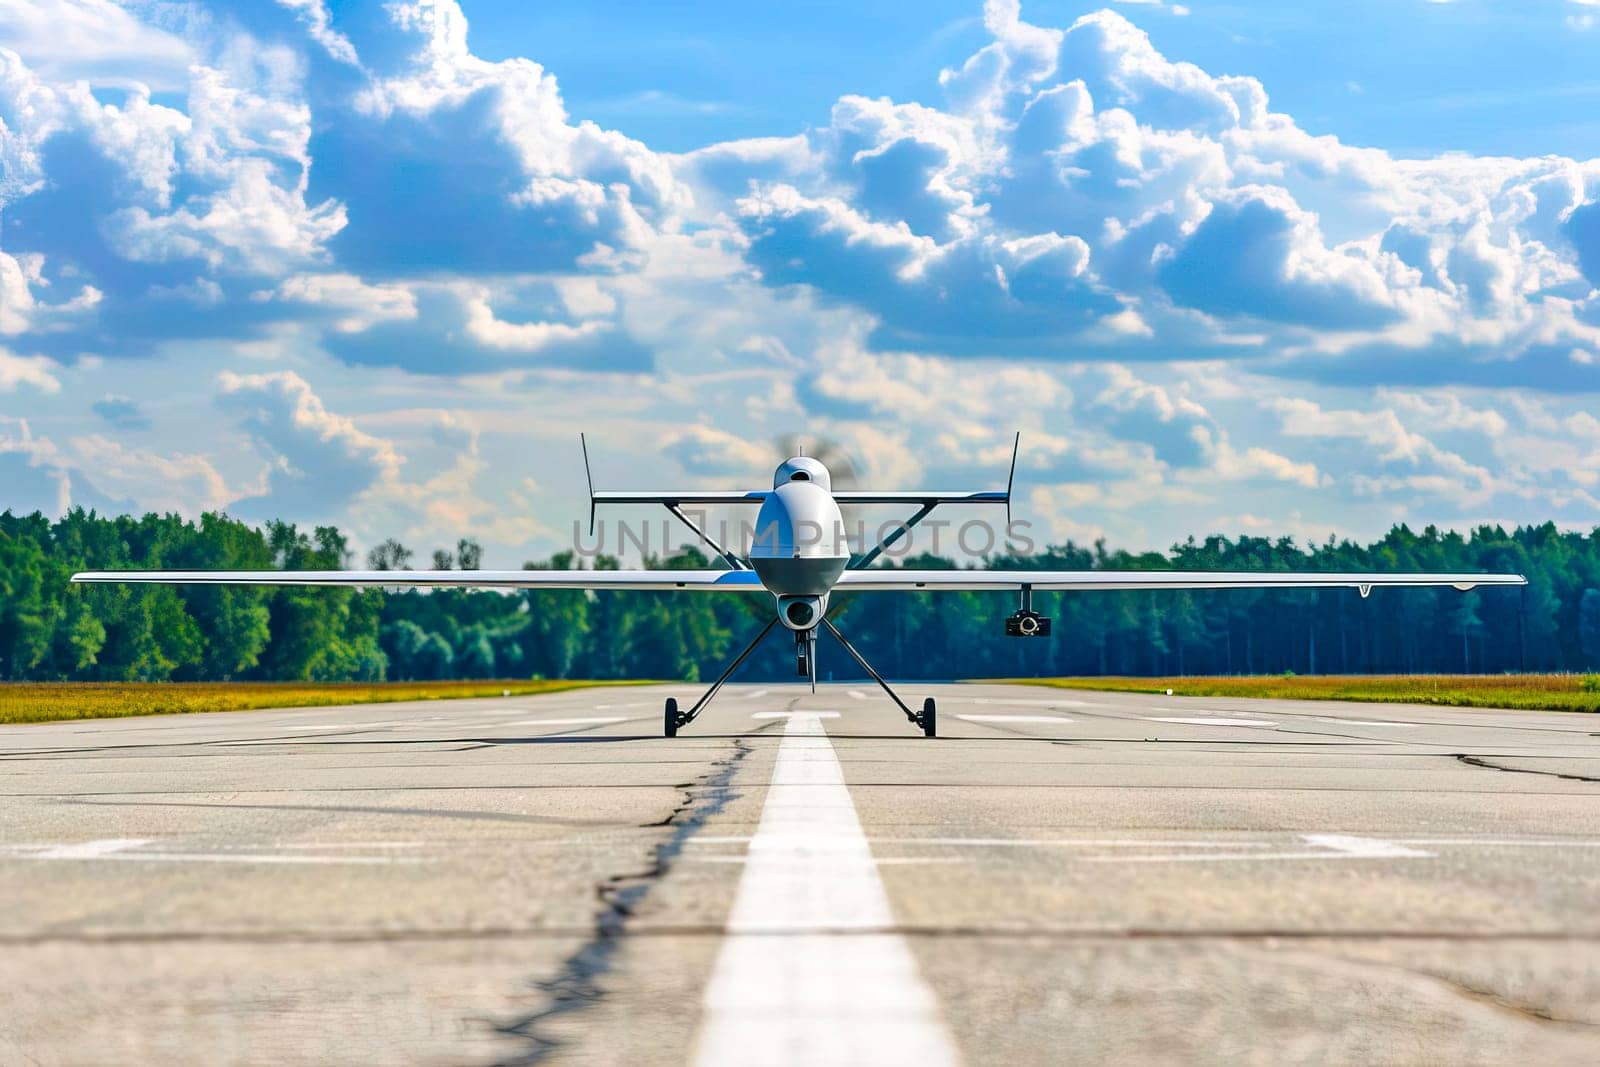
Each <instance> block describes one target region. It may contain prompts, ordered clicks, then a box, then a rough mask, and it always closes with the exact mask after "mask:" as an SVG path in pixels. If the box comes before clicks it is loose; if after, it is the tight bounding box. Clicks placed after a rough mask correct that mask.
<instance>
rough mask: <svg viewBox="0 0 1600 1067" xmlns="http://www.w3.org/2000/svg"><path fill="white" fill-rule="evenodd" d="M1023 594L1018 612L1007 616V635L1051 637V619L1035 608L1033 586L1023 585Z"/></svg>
mask: <svg viewBox="0 0 1600 1067" xmlns="http://www.w3.org/2000/svg"><path fill="white" fill-rule="evenodd" d="M1021 594H1022V595H1021V601H1020V603H1019V604H1018V605H1017V610H1016V612H1015V613H1014V614H1011V615H1008V616H1006V636H1007V637H1049V636H1050V620H1049V619H1047V618H1045V617H1044V616H1043V615H1040V614H1039V613H1038V612H1037V611H1034V610H1033V586H1031V585H1025V586H1023V587H1022V590H1021Z"/></svg>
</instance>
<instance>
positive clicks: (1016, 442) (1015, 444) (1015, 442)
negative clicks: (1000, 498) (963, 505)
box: [1006, 430, 1022, 529]
mask: <svg viewBox="0 0 1600 1067" xmlns="http://www.w3.org/2000/svg"><path fill="white" fill-rule="evenodd" d="M1021 447H1022V431H1021V430H1018V431H1017V435H1016V436H1015V437H1013V438H1012V439H1011V473H1010V474H1007V475H1006V527H1007V528H1008V529H1009V528H1010V526H1011V483H1012V482H1014V481H1016V480H1017V449H1019V448H1021Z"/></svg>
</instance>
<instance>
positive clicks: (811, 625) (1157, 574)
mask: <svg viewBox="0 0 1600 1067" xmlns="http://www.w3.org/2000/svg"><path fill="white" fill-rule="evenodd" d="M1018 438H1019V440H1020V434H1019V435H1018ZM1017 443H1018V442H1017V441H1014V442H1013V444H1012V452H1011V477H1010V478H1008V479H1007V482H1006V488H1005V489H1004V490H1001V491H991V492H937V491H929V490H913V491H902V492H877V491H860V490H841V491H835V490H834V489H833V485H832V479H831V477H830V475H829V473H828V468H827V467H826V466H825V465H824V464H822V463H821V462H819V461H818V460H816V459H813V458H810V457H808V456H794V457H792V458H790V459H786V460H784V461H783V463H781V464H779V466H778V469H777V471H776V473H775V474H774V475H773V479H772V488H771V489H770V490H769V489H753V490H749V491H746V492H740V491H731V492H715V491H713V492H707V491H704V490H699V489H693V490H688V491H685V492H653V491H651V492H631V491H630V492H596V491H595V488H594V480H593V478H592V477H591V478H590V479H589V522H590V526H591V528H592V527H593V524H594V514H595V509H596V508H597V507H598V506H599V505H601V504H661V505H663V506H664V507H665V508H666V509H667V510H668V511H669V512H671V513H672V514H673V516H674V517H675V518H677V519H678V520H679V521H680V522H682V523H683V524H684V525H686V526H688V527H689V528H690V529H691V530H693V531H694V532H695V533H696V534H697V535H699V537H700V538H701V539H702V540H703V541H705V543H706V544H707V545H709V546H710V547H711V548H712V549H713V550H714V551H715V552H716V553H717V554H718V555H719V556H721V557H722V558H723V560H724V561H726V563H727V564H728V569H727V570H685V571H668V570H659V571H622V570H616V571H601V570H567V571H535V570H523V571H85V572H83V573H81V574H74V575H73V576H72V580H73V581H74V582H158V583H170V584H182V585H333V586H377V587H396V586H468V587H474V588H486V589H595V590H600V589H659V590H678V589H682V590H689V591H698V592H715V593H760V592H766V593H769V594H771V595H772V596H773V597H774V598H775V600H776V605H775V608H776V610H775V613H774V617H773V618H772V619H771V620H770V621H768V623H767V624H766V626H765V627H763V628H762V630H761V632H760V633H758V634H757V635H756V636H755V638H754V640H752V641H751V642H750V644H748V645H747V646H745V649H744V651H742V652H740V653H739V655H738V656H736V657H734V659H733V661H732V662H731V663H730V664H729V665H728V668H727V669H726V670H724V671H723V672H722V675H721V676H720V677H718V678H717V680H716V681H715V682H713V683H712V684H711V688H710V689H708V690H706V692H705V694H704V695H703V696H701V698H700V699H699V700H698V701H696V702H695V703H694V705H693V706H692V707H690V708H689V709H688V710H687V711H680V710H679V708H678V702H677V700H676V699H673V698H668V700H667V702H666V709H665V712H664V728H665V732H666V736H668V737H674V736H676V735H677V733H678V730H679V729H680V728H681V727H684V726H687V725H688V724H689V723H691V722H693V721H694V720H695V718H696V717H697V716H698V715H699V714H700V712H701V711H703V710H704V709H705V706H706V705H707V704H708V703H709V702H710V701H711V698H712V697H714V696H716V694H717V691H718V690H719V689H721V688H722V685H723V683H725V682H726V681H727V680H728V678H729V677H730V676H732V674H733V672H734V671H736V670H738V668H739V665H740V664H742V663H743V662H744V661H745V659H746V658H747V657H748V656H749V655H750V653H751V652H753V651H754V650H755V648H756V646H757V645H758V644H760V642H761V640H762V638H764V637H766V636H767V634H768V633H770V632H771V631H772V628H773V627H774V626H777V625H778V624H779V623H782V624H783V626H784V627H786V628H787V629H789V630H790V631H792V632H793V633H794V635H795V652H796V657H797V670H798V673H799V674H800V675H802V676H807V677H809V678H810V679H811V683H812V685H813V687H814V686H815V685H816V655H815V653H816V642H817V632H818V630H819V629H826V630H827V631H828V632H829V633H830V634H832V635H833V636H834V638H835V639H837V640H838V642H839V643H840V644H841V645H842V646H843V647H844V649H845V651H847V652H848V653H849V654H850V655H851V656H852V657H853V658H854V659H855V661H856V662H857V663H859V664H860V665H861V667H862V669H863V670H865V671H866V672H867V673H868V674H870V675H871V676H872V678H873V680H874V681H876V682H877V683H878V684H879V685H880V686H882V687H883V690H884V692H886V693H888V694H889V697H890V698H891V699H892V700H893V701H894V702H895V703H896V704H897V705H899V707H900V710H901V711H902V712H904V713H905V716H906V718H907V720H909V721H910V722H911V723H912V725H914V726H919V727H921V728H922V732H923V733H924V734H926V735H927V736H928V737H933V736H934V735H935V733H936V731H937V725H938V720H937V712H936V709H935V707H934V701H933V698H932V697H929V698H927V699H926V700H924V701H923V703H922V710H921V711H920V712H916V711H912V710H911V708H910V707H908V706H907V705H906V703H905V701H903V700H901V699H900V697H899V695H898V694H896V693H895V691H894V690H893V689H891V688H890V687H889V683H888V682H886V681H884V680H883V677H882V676H881V675H880V674H878V672H877V671H876V670H874V669H873V667H872V665H871V664H869V663H868V662H867V661H866V659H865V658H863V657H862V655H861V653H860V652H858V651H856V648H855V646H854V645H852V644H851V643H850V642H849V641H848V640H846V639H845V636H844V635H843V634H842V633H840V632H839V629H838V627H836V626H834V624H833V622H832V621H831V620H830V619H828V618H827V616H826V614H825V613H826V611H827V607H828V597H829V595H830V594H831V593H833V592H834V591H836V590H838V591H842V592H847V593H857V592H872V591H905V590H925V591H928V592H938V591H940V590H962V589H965V590H1013V591H1016V592H1017V593H1018V594H1019V597H1020V602H1019V604H1018V608H1017V611H1016V612H1015V613H1014V614H1012V615H1011V616H1009V617H1008V618H1007V619H1006V634H1007V635H1008V636H1013V637H1045V636H1048V635H1049V633H1050V620H1049V619H1047V618H1045V617H1044V616H1042V615H1040V614H1039V613H1038V612H1036V611H1034V610H1033V592H1034V590H1038V589H1044V590H1094V589H1326V588H1335V587H1338V588H1354V589H1357V590H1359V591H1360V593H1361V595H1362V596H1363V597H1364V596H1366V595H1367V594H1368V593H1370V592H1371V591H1372V589H1373V587H1374V586H1446V585H1447V586H1453V587H1454V588H1456V589H1459V590H1463V591H1465V590H1468V589H1471V588H1473V587H1474V586H1479V585H1525V584H1527V579H1525V578H1523V577H1522V576H1521V575H1519V574H1334V573H1299V574H1296V573H1290V572H1277V571H1271V572H1258V573H1251V572H1245V571H1229V572H1223V571H1026V570H991V569H988V568H983V567H978V568H969V569H965V570H941V571H928V570H907V569H901V568H878V569H872V568H871V567H870V564H871V563H873V561H875V560H876V559H877V558H878V557H879V556H880V555H882V554H883V552H884V550H885V549H887V548H889V547H890V546H892V545H893V544H894V543H895V542H896V541H898V540H899V539H900V538H901V537H903V536H904V535H905V534H906V533H907V532H908V531H909V530H910V529H911V528H912V527H913V526H915V525H916V524H917V523H919V522H921V521H922V520H923V519H924V518H926V517H927V516H928V514H929V512H931V511H933V509H934V508H936V507H938V506H939V505H941V504H990V505H1002V506H1004V507H1005V508H1006V509H1007V514H1008V515H1009V512H1010V507H1011V481H1012V480H1013V479H1014V478H1015V476H1016V470H1017V452H1016V446H1017ZM583 460H584V470H585V473H587V472H588V466H589V453H588V447H587V444H586V443H585V444H584V446H583ZM685 504H691V505H732V504H749V505H755V506H757V507H758V508H759V509H760V510H759V511H758V512H757V515H756V521H755V526H754V528H753V533H754V538H753V540H752V543H751V546H750V551H749V553H748V554H747V555H746V556H745V557H740V556H738V555H735V554H734V553H733V552H731V551H729V550H728V549H726V548H724V547H723V546H722V545H720V544H718V543H717V542H716V541H714V540H713V539H712V538H711V536H710V535H709V534H707V533H706V532H705V531H704V530H703V529H701V528H700V526H698V525H697V524H696V523H694V522H693V521H692V520H691V518H690V517H689V516H688V515H687V514H685V513H684V511H683V505H685ZM841 504H903V505H906V506H908V507H910V506H913V505H914V506H915V507H916V509H917V510H916V511H915V512H914V513H913V514H912V515H911V517H910V518H909V519H907V520H906V521H905V522H903V523H901V524H899V525H898V526H896V527H894V528H893V529H892V531H890V532H889V533H888V535H887V536H885V537H883V538H882V539H881V540H880V541H879V542H878V543H877V544H876V545H875V546H873V548H872V549H871V550H870V551H867V552H865V553H863V554H862V555H859V556H852V554H851V553H850V551H849V549H848V548H847V547H846V538H845V528H844V519H843V517H842V516H841V515H840V512H839V505H841ZM591 532H592V530H591Z"/></svg>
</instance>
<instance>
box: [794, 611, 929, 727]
mask: <svg viewBox="0 0 1600 1067" xmlns="http://www.w3.org/2000/svg"><path fill="white" fill-rule="evenodd" d="M822 625H824V626H826V627H827V628H828V632H829V633H830V634H832V635H833V638H834V640H835V641H838V642H839V643H840V644H841V645H843V646H844V650H845V651H846V652H848V653H850V655H851V657H852V658H853V659H854V660H855V661H856V662H857V663H859V664H861V669H862V670H864V671H866V672H867V673H868V674H870V675H872V680H873V681H874V682H877V683H878V685H880V686H881V687H882V688H883V691H884V692H885V693H888V694H889V699H890V700H892V701H894V702H895V703H896V704H897V705H899V707H900V710H901V711H903V712H905V716H906V721H907V722H909V723H911V724H912V725H913V726H920V727H922V735H923V736H924V737H935V736H937V735H938V728H939V713H938V711H937V710H936V709H935V707H934V703H933V698H932V697H928V698H927V699H926V700H924V701H923V702H922V711H921V712H920V713H919V712H915V711H912V710H911V709H910V708H908V707H906V702H905V701H904V700H901V699H900V695H899V694H898V693H896V692H895V691H894V690H893V689H890V688H889V683H888V682H886V681H884V680H883V675H881V674H879V673H878V672H877V671H875V670H873V669H872V664H870V663H868V662H867V659H866V657H865V656H863V655H862V654H861V653H859V652H857V651H856V646H855V645H852V644H851V643H850V642H849V641H847V640H845V636H844V634H842V633H840V632H839V628H838V627H837V626H835V625H834V624H833V623H832V622H831V621H830V620H829V619H828V618H827V616H823V619H822Z"/></svg>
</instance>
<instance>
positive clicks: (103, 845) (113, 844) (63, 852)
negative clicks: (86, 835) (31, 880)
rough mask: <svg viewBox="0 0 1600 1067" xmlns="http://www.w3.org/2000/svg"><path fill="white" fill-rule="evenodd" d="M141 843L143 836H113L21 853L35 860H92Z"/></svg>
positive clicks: (144, 842)
mask: <svg viewBox="0 0 1600 1067" xmlns="http://www.w3.org/2000/svg"><path fill="white" fill-rule="evenodd" d="M143 844H148V841H147V840H146V839H145V838H139V837H113V838H109V839H107V840H104V841H83V842H80V843H78V844H75V845H45V846H43V847H42V848H41V849H40V850H39V851H38V852H34V853H33V854H32V855H28V854H27V853H22V855H26V856H27V858H29V859H36V860H93V859H100V858H101V857H103V856H110V855H113V854H115V853H118V852H121V851H123V850H125V849H130V848H138V847H139V846H140V845H143ZM24 847H26V846H24Z"/></svg>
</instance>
